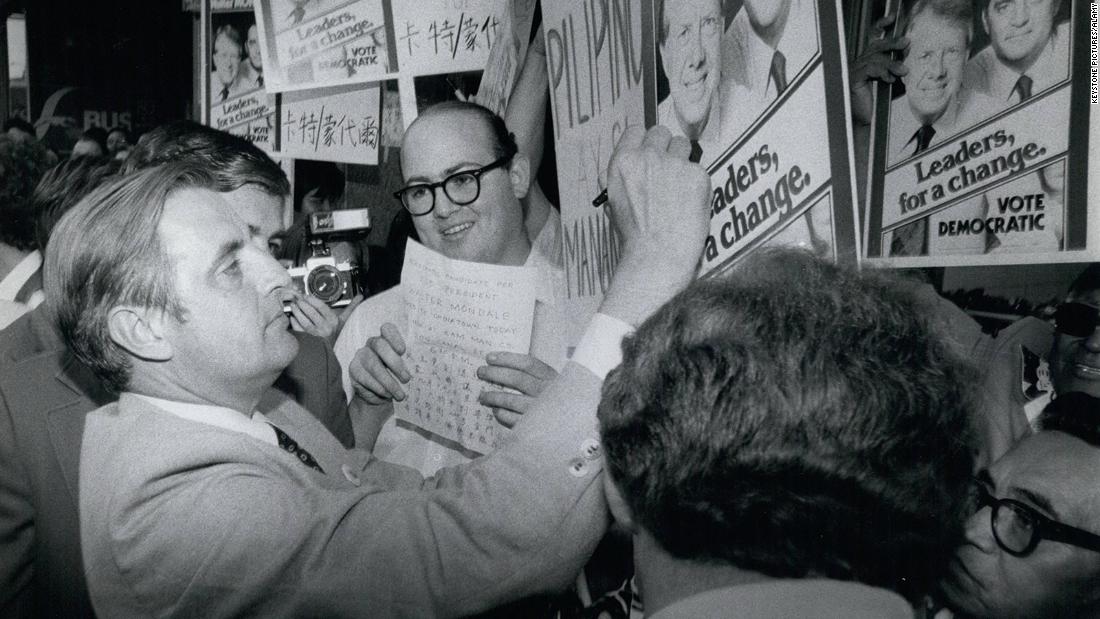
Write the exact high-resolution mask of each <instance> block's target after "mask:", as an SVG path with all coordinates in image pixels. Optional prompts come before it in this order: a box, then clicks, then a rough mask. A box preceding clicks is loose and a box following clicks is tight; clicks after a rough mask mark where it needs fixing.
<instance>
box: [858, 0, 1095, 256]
mask: <svg viewBox="0 0 1100 619" xmlns="http://www.w3.org/2000/svg"><path fill="white" fill-rule="evenodd" d="M895 4H896V5H897V6H896V7H895V9H894V10H895V11H896V12H897V14H898V15H899V17H898V19H897V21H896V24H895V32H894V34H895V35H904V36H906V37H907V38H908V39H909V46H908V48H907V49H906V51H905V53H904V54H903V56H902V58H901V59H902V60H903V62H904V63H905V66H906V67H907V68H908V73H907V74H906V75H905V76H903V77H902V78H901V79H900V80H898V81H897V82H896V83H895V84H894V85H893V86H892V87H890V86H886V85H883V86H881V87H880V88H879V91H878V93H877V95H876V111H875V120H874V124H873V127H872V138H871V148H872V151H871V157H870V160H871V161H870V166H871V169H870V173H869V175H868V178H869V183H868V194H867V205H868V210H867V237H866V255H867V257H868V259H869V260H871V261H873V262H878V263H882V264H889V265H892V266H952V265H990V264H1011V263H1039V262H1063V261H1085V260H1096V259H1097V257H1096V256H1097V254H1098V252H1097V243H1096V241H1095V239H1096V235H1097V233H1098V232H1100V230H1097V221H1096V220H1097V218H1096V217H1095V216H1092V217H1090V216H1089V215H1090V214H1089V207H1088V205H1089V202H1090V201H1089V193H1090V192H1091V193H1093V194H1095V193H1096V187H1095V186H1091V187H1090V186H1089V182H1088V180H1089V179H1088V177H1089V165H1090V162H1089V156H1088V153H1089V140H1090V134H1092V133H1095V130H1093V131H1091V132H1090V126H1093V123H1090V118H1089V117H1090V114H1094V113H1095V112H1093V111H1092V109H1095V107H1096V106H1090V105H1089V88H1088V86H1089V81H1088V80H1089V71H1088V68H1089V51H1088V37H1089V30H1088V26H1089V19H1088V6H1087V4H1086V3H1085V2H1083V1H1074V0H937V1H935V2H928V1H923V0H901V1H900V2H896V3H895ZM1090 107H1091V108H1092V109H1090ZM1094 178H1095V176H1094ZM1090 231H1091V233H1090ZM1090 239H1094V240H1093V241H1092V242H1090Z"/></svg>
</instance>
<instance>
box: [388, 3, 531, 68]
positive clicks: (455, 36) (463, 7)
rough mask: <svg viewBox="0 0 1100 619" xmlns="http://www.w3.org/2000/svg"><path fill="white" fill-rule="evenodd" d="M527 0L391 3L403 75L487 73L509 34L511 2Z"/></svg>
mask: <svg viewBox="0 0 1100 619" xmlns="http://www.w3.org/2000/svg"><path fill="white" fill-rule="evenodd" d="M525 1H526V0H419V1H417V2H407V1H400V0H399V1H396V2H392V3H391V9H392V11H393V33H394V34H393V36H394V47H395V48H396V51H397V65H398V67H399V69H400V71H401V74H402V75H412V76H417V75H428V74H434V73H461V72H465V71H481V70H483V69H484V68H485V63H486V61H487V60H488V59H489V50H490V49H491V48H492V47H493V45H494V44H496V40H497V37H499V36H501V35H502V34H504V29H503V27H502V25H501V15H502V13H503V7H504V3H505V2H517V3H520V4H524V3H525Z"/></svg>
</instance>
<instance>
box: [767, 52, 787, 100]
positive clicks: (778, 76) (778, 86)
mask: <svg viewBox="0 0 1100 619" xmlns="http://www.w3.org/2000/svg"><path fill="white" fill-rule="evenodd" d="M769 75H771V78H772V81H773V82H775V94H776V96H779V95H781V94H783V91H784V90H786V89H787V58H786V56H784V55H783V52H781V51H779V50H775V54H773V55H772V68H771V70H770V71H769Z"/></svg>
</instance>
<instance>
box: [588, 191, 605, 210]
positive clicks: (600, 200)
mask: <svg viewBox="0 0 1100 619" xmlns="http://www.w3.org/2000/svg"><path fill="white" fill-rule="evenodd" d="M604 202H607V190H606V189H604V190H603V191H601V192H600V195H598V196H596V199H595V200H593V201H592V206H595V207H600V206H603V203H604Z"/></svg>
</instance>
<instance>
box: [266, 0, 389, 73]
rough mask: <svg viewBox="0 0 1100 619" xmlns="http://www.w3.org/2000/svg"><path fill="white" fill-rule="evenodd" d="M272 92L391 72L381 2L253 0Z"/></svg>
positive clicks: (373, 0)
mask: <svg viewBox="0 0 1100 619" xmlns="http://www.w3.org/2000/svg"><path fill="white" fill-rule="evenodd" d="M256 19H257V23H258V24H259V26H260V35H261V38H262V40H263V42H264V45H265V48H264V51H265V52H266V57H267V58H268V59H269V64H270V65H272V66H271V70H270V71H268V73H269V76H268V79H267V81H266V84H265V85H266V87H267V89H268V91H271V92H283V91H287V90H301V89H304V88H316V87H319V86H335V85H343V84H360V83H364V82H370V81H375V80H378V79H381V78H383V77H385V76H386V75H387V74H388V73H389V72H390V70H391V69H390V61H389V58H390V55H389V51H388V50H389V48H388V47H387V41H386V28H385V17H384V10H383V5H382V0H342V1H333V2H329V3H311V2H307V1H304V0H257V2H256Z"/></svg>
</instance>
